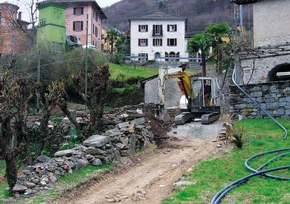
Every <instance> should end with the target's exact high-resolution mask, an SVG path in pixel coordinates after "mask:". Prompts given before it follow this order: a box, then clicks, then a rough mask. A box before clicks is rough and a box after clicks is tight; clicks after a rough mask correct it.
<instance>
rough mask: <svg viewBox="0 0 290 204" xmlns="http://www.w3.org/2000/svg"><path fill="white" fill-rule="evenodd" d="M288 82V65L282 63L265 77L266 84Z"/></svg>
mask: <svg viewBox="0 0 290 204" xmlns="http://www.w3.org/2000/svg"><path fill="white" fill-rule="evenodd" d="M285 80H290V64H289V63H284V64H279V65H277V66H276V67H274V68H273V69H272V70H271V71H270V72H269V73H268V76H267V82H273V81H285Z"/></svg>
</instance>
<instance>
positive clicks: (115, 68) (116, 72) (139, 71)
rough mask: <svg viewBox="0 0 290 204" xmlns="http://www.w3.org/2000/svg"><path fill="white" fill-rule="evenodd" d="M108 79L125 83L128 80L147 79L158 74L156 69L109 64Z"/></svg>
mask: <svg viewBox="0 0 290 204" xmlns="http://www.w3.org/2000/svg"><path fill="white" fill-rule="evenodd" d="M110 74H111V76H110V79H112V80H121V81H125V80H128V79H130V78H138V77H139V78H147V77H151V76H154V75H156V74H158V68H151V67H136V68H134V66H132V65H123V66H120V65H117V64H110Z"/></svg>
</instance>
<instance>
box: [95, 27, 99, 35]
mask: <svg viewBox="0 0 290 204" xmlns="http://www.w3.org/2000/svg"><path fill="white" fill-rule="evenodd" d="M98 32H99V30H98V27H97V26H95V36H96V37H98Z"/></svg>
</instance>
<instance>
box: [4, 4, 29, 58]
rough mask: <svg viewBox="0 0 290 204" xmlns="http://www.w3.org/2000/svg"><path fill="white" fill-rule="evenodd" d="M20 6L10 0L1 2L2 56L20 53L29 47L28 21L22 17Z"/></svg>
mask: <svg viewBox="0 0 290 204" xmlns="http://www.w3.org/2000/svg"><path fill="white" fill-rule="evenodd" d="M18 9H19V7H18V6H16V5H14V4H10V3H8V2H5V3H0V56H1V55H2V54H8V53H11V54H14V55H16V56H17V55H19V54H21V53H22V52H23V51H25V50H26V49H27V41H26V37H27V35H26V32H27V26H28V25H29V23H28V22H25V21H23V20H22V19H21V12H19V13H18Z"/></svg>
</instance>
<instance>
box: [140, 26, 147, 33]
mask: <svg viewBox="0 0 290 204" xmlns="http://www.w3.org/2000/svg"><path fill="white" fill-rule="evenodd" d="M147 31H148V25H139V32H147Z"/></svg>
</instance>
